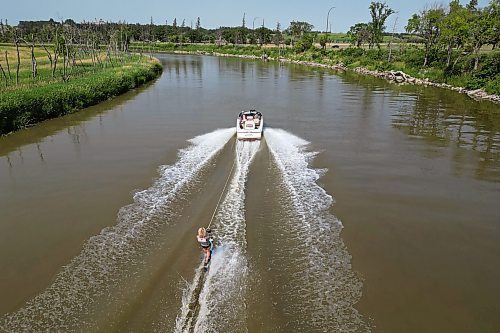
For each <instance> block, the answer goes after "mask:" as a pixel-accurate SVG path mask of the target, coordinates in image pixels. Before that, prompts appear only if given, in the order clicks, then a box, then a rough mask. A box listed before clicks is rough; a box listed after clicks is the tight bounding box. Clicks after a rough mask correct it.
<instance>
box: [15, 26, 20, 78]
mask: <svg viewBox="0 0 500 333" xmlns="http://www.w3.org/2000/svg"><path fill="white" fill-rule="evenodd" d="M14 43H15V44H16V52H17V67H16V85H18V84H19V68H20V67H21V57H20V56H19V39H18V38H17V34H14Z"/></svg>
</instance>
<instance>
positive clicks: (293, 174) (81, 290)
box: [0, 128, 369, 332]
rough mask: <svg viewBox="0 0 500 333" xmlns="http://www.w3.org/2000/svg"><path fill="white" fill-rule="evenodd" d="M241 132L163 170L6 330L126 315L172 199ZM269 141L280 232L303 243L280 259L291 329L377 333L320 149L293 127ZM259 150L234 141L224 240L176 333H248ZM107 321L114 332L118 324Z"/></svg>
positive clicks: (223, 134) (86, 323) (199, 274)
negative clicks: (312, 148)
mask: <svg viewBox="0 0 500 333" xmlns="http://www.w3.org/2000/svg"><path fill="white" fill-rule="evenodd" d="M233 135H234V129H224V130H217V131H214V132H212V133H209V134H205V135H202V136H199V137H196V138H194V139H192V140H191V146H190V147H188V148H186V149H183V150H181V151H180V153H179V159H178V161H177V162H176V163H175V164H174V165H171V166H163V167H161V168H160V177H159V179H158V180H156V181H155V183H154V184H153V186H151V187H150V188H149V189H147V190H144V191H141V192H138V193H136V194H135V195H134V203H133V204H131V205H129V206H126V207H123V208H122V209H121V210H120V212H119V215H118V222H117V224H116V225H115V226H113V227H109V228H106V229H104V230H103V231H102V232H101V233H100V234H99V235H97V236H94V237H92V238H90V239H89V240H88V241H87V243H86V244H85V246H84V248H83V250H82V252H81V253H80V254H79V255H78V256H77V257H75V258H74V259H73V260H72V261H71V262H70V263H69V264H68V265H67V266H65V267H64V268H63V269H62V270H61V272H60V273H59V274H58V275H57V277H56V279H55V281H54V283H53V284H52V285H51V286H49V287H48V288H47V289H46V290H45V291H44V292H42V293H41V294H39V295H38V296H36V297H35V298H34V299H32V300H31V301H29V302H28V303H27V304H26V305H25V306H24V307H23V308H21V309H20V310H19V311H17V312H15V313H12V314H7V315H5V316H4V317H3V318H1V321H0V328H2V329H3V330H5V331H7V332H39V331H79V330H83V331H94V330H102V329H104V328H103V327H102V326H99V325H102V324H100V323H99V322H98V321H96V320H93V319H94V318H100V316H106V314H102V313H98V311H99V309H103V308H104V309H106V311H107V312H110V313H112V315H111V316H112V317H113V318H114V316H118V315H119V314H120V313H119V312H120V311H123V310H118V307H119V304H121V303H123V302H124V301H123V300H125V299H127V297H128V298H130V297H133V292H132V291H130V290H128V289H127V288H123V286H124V284H125V285H130V286H132V287H133V286H134V283H133V281H134V279H136V280H137V279H140V278H141V270H142V266H141V265H142V264H143V262H142V261H141V257H142V256H144V255H145V253H146V254H147V253H148V251H150V250H151V248H150V247H151V246H152V245H151V244H152V243H154V241H153V240H152V239H154V235H155V234H157V233H158V230H159V229H160V228H161V227H162V226H163V225H164V224H165V223H169V221H170V220H171V219H170V218H169V216H170V215H172V214H175V212H171V211H170V210H171V209H170V207H171V206H172V203H173V202H174V201H175V200H176V198H178V197H182V196H183V193H184V194H185V193H186V191H192V190H195V188H194V186H195V185H193V184H192V183H193V180H194V179H196V175H197V174H199V172H200V171H201V170H202V168H203V167H204V166H205V165H207V163H208V162H209V161H210V160H211V159H212V158H213V157H214V156H215V155H216V154H217V153H218V152H219V151H220V150H221V149H222V148H223V147H224V145H225V144H226V143H227V142H228V141H229V140H230V138H231V137H232V136H233ZM265 135H266V142H267V145H268V147H269V150H270V152H271V155H272V157H273V159H274V164H275V167H276V169H277V170H279V173H280V175H281V176H280V179H281V180H280V181H281V182H282V184H283V186H280V188H279V189H276V192H277V193H279V194H280V195H281V196H282V198H283V200H282V205H283V207H284V208H286V210H287V215H286V218H285V220H281V221H279V223H278V224H279V225H280V227H281V228H283V229H282V230H281V231H280V230H278V231H277V232H282V233H284V234H286V237H287V238H288V241H290V242H291V243H293V244H296V246H293V247H292V248H286V249H282V250H278V251H277V253H276V254H275V255H277V256H279V257H281V259H283V260H286V264H285V265H284V267H282V269H281V273H282V274H286V280H287V286H286V288H283V289H282V290H281V291H282V292H283V295H282V298H283V299H287V300H288V302H286V304H282V305H280V306H283V309H282V311H283V313H285V314H291V315H292V316H293V319H291V320H290V323H289V328H290V329H292V328H293V329H294V330H295V331H304V332H305V331H309V330H311V329H312V330H318V331H339V332H340V331H342V332H366V331H369V328H368V326H367V325H366V324H365V322H364V321H363V318H362V316H361V315H360V314H359V313H358V312H357V311H356V310H355V309H354V304H355V303H356V302H357V301H358V300H359V298H360V296H361V286H362V283H361V281H360V279H359V278H358V277H357V276H356V274H355V273H354V272H353V271H352V269H351V265H350V259H351V257H350V255H349V253H348V252H347V250H346V248H345V245H344V243H343V242H342V240H341V238H340V232H341V230H342V224H341V222H340V221H339V220H338V219H336V218H335V217H334V216H333V215H331V213H329V208H330V206H331V204H332V203H333V198H332V197H331V196H330V195H329V194H328V193H326V192H325V191H324V190H323V189H322V188H321V187H320V186H318V185H317V184H316V181H317V180H318V178H319V177H320V175H321V173H322V172H323V170H316V169H311V168H309V162H310V160H311V158H312V157H313V156H314V155H315V153H311V152H307V151H306V147H307V145H308V142H306V141H304V140H303V139H301V138H299V137H297V136H295V135H293V134H290V133H288V132H286V131H283V130H279V129H272V128H268V129H266V134H265ZM260 144H261V142H237V143H236V149H235V165H234V172H233V174H232V176H231V177H232V178H231V181H230V183H229V186H228V189H227V192H226V194H225V197H224V200H223V201H222V202H221V205H220V207H219V210H218V212H217V214H216V218H215V220H214V224H213V227H214V229H215V232H216V238H217V240H218V242H219V243H220V244H219V246H218V248H217V250H216V252H215V254H214V257H213V259H212V263H211V267H210V270H209V271H208V272H207V273H203V271H202V269H201V266H200V267H198V268H197V270H196V274H195V276H194V278H193V281H192V282H191V283H189V284H187V285H186V287H185V290H184V295H183V298H182V305H181V308H180V311H179V314H178V316H177V320H176V328H175V331H177V332H228V331H231V332H240V331H241V332H246V331H247V324H246V321H247V309H246V302H245V301H244V300H245V298H246V293H247V288H248V285H249V281H248V279H249V276H250V274H251V272H250V271H249V267H248V258H247V254H246V247H247V243H246V231H245V230H246V221H245V187H246V181H247V177H248V172H249V167H250V165H251V163H252V160H253V159H254V157H255V155H256V153H257V152H258V150H259V147H260ZM194 183H196V182H194ZM270 260H271V258H270ZM200 265H201V264H200ZM124 281H128V282H125V283H124ZM130 281H132V282H130ZM132 289H133V288H132ZM131 295H132V296H131ZM193 305H194V306H193ZM113 309H116V311H115V313H113ZM116 312H118V313H116ZM89 318H90V319H89ZM103 320H104V322H106V319H103ZM107 320H108V321H111V322H112V321H113V319H112V318H107ZM104 325H108V326H106V327H112V323H106V324H104Z"/></svg>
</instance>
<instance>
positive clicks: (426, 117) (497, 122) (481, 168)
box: [391, 95, 500, 181]
mask: <svg viewBox="0 0 500 333" xmlns="http://www.w3.org/2000/svg"><path fill="white" fill-rule="evenodd" d="M460 97H462V96H460ZM391 103H392V105H391V106H392V108H393V109H394V113H393V115H392V125H393V126H394V127H396V128H399V129H402V130H404V131H405V132H406V133H407V134H408V135H409V136H411V137H414V138H423V139H427V140H429V141H431V142H434V143H435V144H439V143H441V144H443V145H445V144H446V145H448V144H449V143H452V144H454V145H455V146H457V147H458V148H462V149H465V150H470V151H474V152H477V153H479V154H480V156H481V158H480V159H478V160H477V165H476V172H475V174H476V175H477V176H478V177H480V178H484V179H487V180H494V181H500V169H499V167H498V166H499V165H500V163H499V162H500V116H499V115H498V114H495V113H492V112H491V110H486V111H485V112H486V113H480V112H479V111H478V110H475V108H474V106H476V104H474V105H469V104H470V103H473V102H472V101H469V104H467V106H468V107H467V108H463V109H462V113H460V112H456V111H457V110H460V108H458V107H457V106H454V107H450V106H449V105H447V104H444V103H443V102H442V101H440V100H436V99H434V98H429V97H424V96H414V98H409V97H408V96H407V95H403V96H402V97H401V98H393V99H392V102H391ZM484 103H487V102H484ZM450 110H455V112H454V113H450Z"/></svg>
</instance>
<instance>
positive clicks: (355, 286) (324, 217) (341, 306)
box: [265, 128, 369, 332]
mask: <svg viewBox="0 0 500 333" xmlns="http://www.w3.org/2000/svg"><path fill="white" fill-rule="evenodd" d="M265 136H266V142H267V145H268V147H269V150H270V152H271V154H272V156H273V158H274V160H275V163H276V165H277V167H278V169H279V170H280V173H281V175H282V182H283V183H284V185H285V188H286V192H287V193H288V194H287V195H286V196H287V198H286V202H289V203H291V205H289V206H290V207H291V209H292V210H293V211H292V217H291V218H290V220H289V221H288V223H289V225H287V226H284V228H286V232H287V241H288V242H291V243H293V244H297V245H296V246H294V247H293V248H291V249H289V250H288V252H287V254H286V255H287V256H289V257H290V265H291V266H292V267H300V271H297V272H290V273H289V274H288V275H287V279H288V280H289V281H288V282H289V285H290V286H295V289H293V290H291V291H290V295H289V299H293V302H292V301H291V302H288V303H286V304H284V305H283V306H284V307H285V309H283V311H285V312H289V313H294V314H304V315H305V316H307V317H308V318H307V319H308V321H309V322H308V327H309V328H310V327H314V328H315V329H317V330H319V331H325V330H326V331H329V332H361V331H363V332H364V331H368V330H369V328H368V326H367V325H366V324H365V323H364V321H363V319H362V317H361V315H360V314H359V313H358V311H356V309H354V304H355V303H356V302H357V301H358V300H359V298H360V297H361V286H362V284H361V281H360V280H359V278H358V277H357V276H356V274H354V272H353V271H352V270H351V265H350V259H351V257H350V255H349V253H348V252H347V249H346V247H345V245H344V243H343V241H342V239H341V237H340V232H341V230H342V224H341V222H340V221H339V220H338V219H337V218H336V217H335V216H333V215H332V214H331V213H330V212H329V207H330V206H331V204H332V203H333V198H332V196H330V195H329V194H328V193H326V191H325V190H324V189H323V188H321V187H320V186H318V185H317V184H316V181H317V180H318V179H319V177H320V175H321V174H322V173H323V172H325V170H318V169H313V168H310V167H309V162H310V160H311V158H312V157H313V156H314V155H315V153H313V152H307V151H306V148H307V146H308V144H309V143H308V142H307V141H305V140H303V139H301V138H299V137H297V136H295V135H293V134H291V133H288V132H286V131H284V130H281V129H273V128H267V129H266V133H265ZM302 320H306V318H302ZM298 325H300V323H299V322H298ZM295 329H298V330H300V329H299V328H298V327H296V328H295Z"/></svg>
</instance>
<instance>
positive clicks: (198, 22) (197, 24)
mask: <svg viewBox="0 0 500 333" xmlns="http://www.w3.org/2000/svg"><path fill="white" fill-rule="evenodd" d="M200 27H201V23H200V17H199V16H198V18H197V19H196V30H200Z"/></svg>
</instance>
